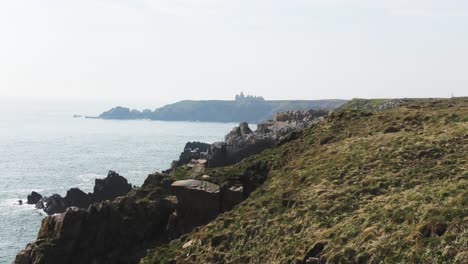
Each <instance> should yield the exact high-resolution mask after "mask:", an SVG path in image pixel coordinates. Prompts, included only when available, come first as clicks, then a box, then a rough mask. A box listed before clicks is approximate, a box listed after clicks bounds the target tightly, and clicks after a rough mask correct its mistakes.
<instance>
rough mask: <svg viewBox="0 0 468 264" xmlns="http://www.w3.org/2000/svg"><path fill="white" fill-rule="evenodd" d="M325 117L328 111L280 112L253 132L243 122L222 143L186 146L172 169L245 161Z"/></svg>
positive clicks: (197, 143)
mask: <svg viewBox="0 0 468 264" xmlns="http://www.w3.org/2000/svg"><path fill="white" fill-rule="evenodd" d="M326 115H328V111H324V110H317V111H315V110H308V111H287V112H280V113H277V114H276V115H275V116H274V118H273V120H270V121H266V122H263V123H260V124H258V125H257V130H255V131H252V130H251V129H250V127H249V125H248V124H247V123H246V122H242V123H240V124H239V126H237V127H235V128H233V129H232V131H231V132H229V134H227V135H226V137H225V140H224V141H223V142H215V143H213V144H207V143H202V142H188V143H187V144H186V145H185V148H184V152H182V153H181V154H180V157H179V159H178V160H177V161H174V162H173V163H172V169H176V168H177V167H180V166H183V165H190V164H192V165H193V164H197V163H198V162H196V161H197V160H201V161H202V162H203V163H206V166H207V167H221V166H227V165H232V164H235V163H238V162H239V161H241V160H243V159H244V158H246V157H249V156H251V155H254V154H257V153H260V152H262V151H263V150H265V149H269V148H274V147H276V146H278V145H282V144H284V143H286V142H289V141H291V140H293V139H295V138H297V137H299V136H300V134H301V131H303V130H304V129H307V128H310V127H311V126H313V125H315V124H317V123H318V122H320V121H321V120H323V118H324V117H325V116H326Z"/></svg>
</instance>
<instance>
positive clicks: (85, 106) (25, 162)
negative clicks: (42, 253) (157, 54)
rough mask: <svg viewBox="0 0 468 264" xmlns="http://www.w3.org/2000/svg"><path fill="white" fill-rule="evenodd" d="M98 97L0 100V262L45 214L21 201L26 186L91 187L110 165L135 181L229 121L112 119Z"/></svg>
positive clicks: (215, 137)
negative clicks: (99, 116) (86, 100)
mask: <svg viewBox="0 0 468 264" xmlns="http://www.w3.org/2000/svg"><path fill="white" fill-rule="evenodd" d="M107 108H109V107H107V106H106V107H104V106H102V105H99V104H98V103H78V102H73V103H64V102H62V103H57V102H35V101H24V100H16V99H15V101H12V100H7V99H3V100H0V263H1V264H3V263H11V262H12V261H13V259H14V257H15V255H16V253H17V252H18V251H19V250H21V249H23V248H24V247H25V246H26V244H27V243H28V242H30V241H33V240H34V239H35V238H36V235H37V232H38V230H39V227H40V223H41V220H42V219H43V218H44V217H45V215H44V213H43V212H42V211H40V210H36V209H34V206H31V205H19V204H18V200H20V199H21V200H23V201H26V196H27V195H28V194H29V193H31V191H33V190H34V191H37V192H39V193H41V194H42V195H45V196H48V195H51V194H54V193H58V194H61V195H62V196H63V195H65V193H66V190H68V189H70V188H72V187H79V188H80V189H82V190H83V191H85V192H90V191H92V189H93V186H94V179H95V178H103V177H105V176H106V175H107V172H108V170H115V171H116V172H118V173H119V174H121V175H123V176H125V177H126V178H127V179H128V180H129V182H130V183H132V184H133V185H141V184H142V183H143V181H144V180H145V178H146V176H147V175H148V174H149V173H152V172H155V171H161V170H164V169H167V168H169V166H170V164H171V162H172V160H174V159H176V158H177V157H178V155H179V153H180V152H181V151H182V149H183V147H184V145H185V143H186V142H187V141H204V142H209V143H210V142H215V141H220V140H222V139H223V137H224V135H225V134H227V132H229V130H230V129H231V128H232V127H233V126H235V124H226V123H198V122H160V121H147V120H130V121H113V120H98V119H85V118H72V115H73V114H84V115H85V114H88V115H97V114H98V113H100V112H102V111H104V110H106V109H107Z"/></svg>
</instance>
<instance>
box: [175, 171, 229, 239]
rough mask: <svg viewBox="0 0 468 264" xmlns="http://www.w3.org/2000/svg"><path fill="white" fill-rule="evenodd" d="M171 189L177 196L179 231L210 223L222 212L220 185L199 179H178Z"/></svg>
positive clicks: (186, 230)
mask: <svg viewBox="0 0 468 264" xmlns="http://www.w3.org/2000/svg"><path fill="white" fill-rule="evenodd" d="M171 190H172V192H173V193H174V195H175V196H176V197H177V206H176V215H177V220H174V219H173V220H172V222H177V228H178V229H179V230H178V232H173V233H180V234H185V233H188V232H190V231H192V230H193V229H194V228H195V227H197V226H200V225H203V224H206V223H208V222H209V221H211V220H213V219H214V218H216V216H217V215H219V214H220V213H221V210H220V209H221V208H220V203H221V195H220V188H219V186H218V185H216V184H213V183H210V182H206V181H198V180H183V181H176V182H174V183H173V184H172V185H171Z"/></svg>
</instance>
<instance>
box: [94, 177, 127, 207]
mask: <svg viewBox="0 0 468 264" xmlns="http://www.w3.org/2000/svg"><path fill="white" fill-rule="evenodd" d="M131 189H132V185H131V184H129V183H128V181H127V179H125V178H124V177H122V176H120V175H119V174H118V173H116V172H114V171H109V173H108V174H107V177H106V178H105V179H96V180H95V184H94V193H93V198H94V200H95V201H105V200H112V199H115V198H116V197H119V196H122V195H125V194H127V193H128V192H129V191H130V190H131Z"/></svg>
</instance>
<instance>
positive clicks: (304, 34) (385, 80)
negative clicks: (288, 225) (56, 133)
mask: <svg viewBox="0 0 468 264" xmlns="http://www.w3.org/2000/svg"><path fill="white" fill-rule="evenodd" d="M0 34H1V35H0V97H9V96H29V97H45V98H76V99H83V100H84V99H105V100H124V99H125V100H135V101H138V100H144V101H151V100H155V101H166V102H170V101H175V100H180V99H216V98H217V99H230V98H233V96H234V94H235V93H238V92H240V91H244V92H246V93H252V94H256V95H263V96H265V97H266V98H268V99H283V98H285V99H321V98H353V97H364V98H371V97H430V96H431V97H436V96H437V97H448V96H450V95H451V94H452V93H454V94H455V95H458V96H460V95H465V96H466V95H468V1H466V0H437V1H436V0H362V1H358V0H315V1H314V0H309V1H307V0H281V1H279V0H230V1H227V0H226V1H221V0H197V1H193V0H79V1H77V0H73V1H71V0H41V1H38V0H10V1H6V0H5V1H1V2H0Z"/></svg>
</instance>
